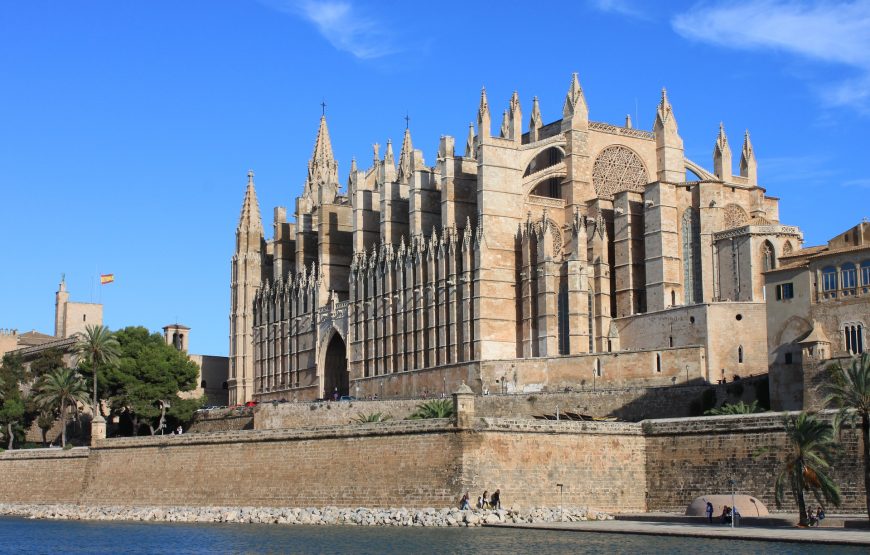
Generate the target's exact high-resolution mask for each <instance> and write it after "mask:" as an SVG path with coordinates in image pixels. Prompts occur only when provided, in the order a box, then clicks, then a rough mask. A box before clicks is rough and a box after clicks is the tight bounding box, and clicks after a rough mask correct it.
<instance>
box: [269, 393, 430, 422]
mask: <svg viewBox="0 0 870 555" xmlns="http://www.w3.org/2000/svg"><path fill="white" fill-rule="evenodd" d="M421 402H423V401H421V400H420V399H413V400H401V401H400V400H396V401H392V400H391V401H340V402H338V403H335V402H322V403H281V404H276V405H273V404H271V403H264V404H261V405H260V406H258V407H256V408H255V409H254V424H253V428H254V429H255V430H277V429H282V428H311V427H314V426H341V425H345V424H350V423H351V422H352V421H353V420H354V419H355V418H358V417H359V416H360V415H367V414H372V413H375V412H379V413H381V414H384V415H387V416H389V417H390V419H391V420H404V419H405V418H407V417H409V416H411V414H412V413H413V412H414V410H415V409H416V408H417V405H419V404H420V403H421Z"/></svg>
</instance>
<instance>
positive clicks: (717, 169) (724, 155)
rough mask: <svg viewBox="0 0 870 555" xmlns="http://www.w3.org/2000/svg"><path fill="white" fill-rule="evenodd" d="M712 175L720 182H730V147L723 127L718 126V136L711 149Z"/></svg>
mask: <svg viewBox="0 0 870 555" xmlns="http://www.w3.org/2000/svg"><path fill="white" fill-rule="evenodd" d="M713 173H715V174H716V177H718V178H719V179H721V180H722V181H731V147H730V146H728V137H726V136H725V126H724V125H722V124H721V123H720V124H719V135H717V136H716V146H714V147H713Z"/></svg>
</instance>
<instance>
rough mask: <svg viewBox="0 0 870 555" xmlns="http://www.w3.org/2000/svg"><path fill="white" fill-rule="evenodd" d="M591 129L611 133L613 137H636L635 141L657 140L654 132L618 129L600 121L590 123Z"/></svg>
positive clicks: (625, 128)
mask: <svg viewBox="0 0 870 555" xmlns="http://www.w3.org/2000/svg"><path fill="white" fill-rule="evenodd" d="M589 129H594V130H596V131H603V132H604V133H610V134H612V135H623V136H625V137H634V138H635V139H646V140H651V141H652V140H655V138H656V135H655V133H653V132H652V131H643V130H641V129H632V128H628V127H618V126H616V125H611V124H609V123H603V122H600V121H590V122H589Z"/></svg>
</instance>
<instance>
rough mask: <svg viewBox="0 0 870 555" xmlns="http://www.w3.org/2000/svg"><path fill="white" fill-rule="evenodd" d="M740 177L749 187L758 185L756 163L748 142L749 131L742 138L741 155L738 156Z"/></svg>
mask: <svg viewBox="0 0 870 555" xmlns="http://www.w3.org/2000/svg"><path fill="white" fill-rule="evenodd" d="M740 175H741V176H743V177H745V178H746V180H747V181H748V182H749V184H750V185H758V162H757V161H756V159H755V151H754V150H753V148H752V141H750V140H749V130H748V129H747V130H746V135H744V136H743V153H742V154H741V156H740Z"/></svg>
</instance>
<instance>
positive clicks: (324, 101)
mask: <svg viewBox="0 0 870 555" xmlns="http://www.w3.org/2000/svg"><path fill="white" fill-rule="evenodd" d="M320 109H321V112H320V115H321V116H326V100H322V101H321V102H320Z"/></svg>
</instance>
